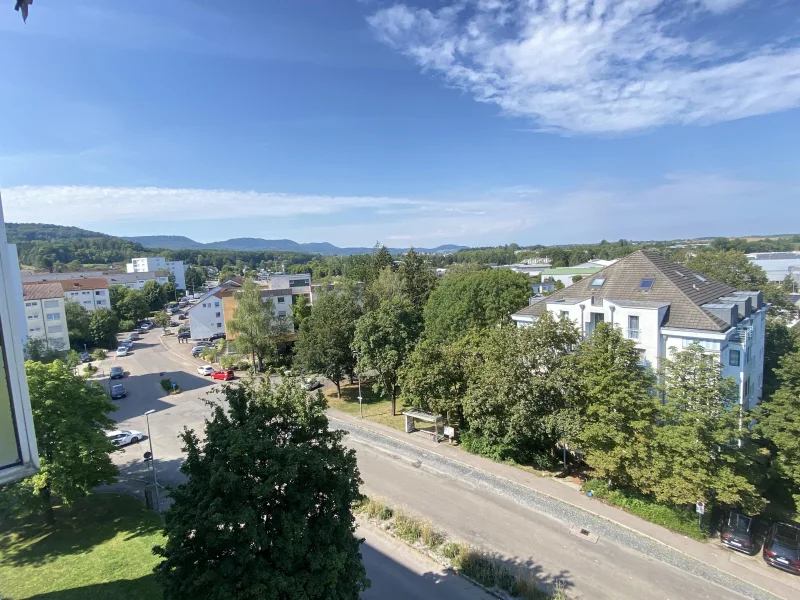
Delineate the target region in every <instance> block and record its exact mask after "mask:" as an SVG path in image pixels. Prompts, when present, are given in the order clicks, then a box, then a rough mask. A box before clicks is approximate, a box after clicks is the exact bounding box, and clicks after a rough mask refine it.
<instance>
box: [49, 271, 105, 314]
mask: <svg viewBox="0 0 800 600" xmlns="http://www.w3.org/2000/svg"><path fill="white" fill-rule="evenodd" d="M58 283H59V284H60V285H61V289H62V290H63V291H64V299H65V300H68V301H72V302H77V303H78V304H80V305H81V306H82V307H83V308H85V309H86V310H88V311H93V310H94V309H95V308H111V300H110V297H109V295H108V281H106V279H104V278H103V277H87V278H86V279H62V280H61V281H59V282H58Z"/></svg>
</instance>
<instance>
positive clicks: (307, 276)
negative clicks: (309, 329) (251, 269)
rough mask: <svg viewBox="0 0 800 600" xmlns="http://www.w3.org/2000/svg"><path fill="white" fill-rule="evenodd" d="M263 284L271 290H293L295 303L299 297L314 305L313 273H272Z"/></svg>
mask: <svg viewBox="0 0 800 600" xmlns="http://www.w3.org/2000/svg"><path fill="white" fill-rule="evenodd" d="M261 283H262V285H265V286H266V287H267V288H268V289H270V290H287V289H288V290H291V292H292V297H293V301H295V302H296V301H297V296H305V297H306V298H307V299H308V301H309V303H312V304H313V297H312V295H311V273H294V274H287V273H270V274H269V275H268V276H267V277H266V279H264V280H262V281H261Z"/></svg>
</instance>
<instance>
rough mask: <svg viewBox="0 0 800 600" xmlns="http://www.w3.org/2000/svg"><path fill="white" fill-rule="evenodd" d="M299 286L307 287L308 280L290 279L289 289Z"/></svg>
mask: <svg viewBox="0 0 800 600" xmlns="http://www.w3.org/2000/svg"><path fill="white" fill-rule="evenodd" d="M301 285H308V279H290V280H289V287H297V286H301Z"/></svg>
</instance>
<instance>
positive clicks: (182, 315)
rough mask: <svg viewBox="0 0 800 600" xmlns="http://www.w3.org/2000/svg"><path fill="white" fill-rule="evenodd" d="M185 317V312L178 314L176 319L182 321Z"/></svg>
mask: <svg viewBox="0 0 800 600" xmlns="http://www.w3.org/2000/svg"><path fill="white" fill-rule="evenodd" d="M185 318H186V314H181V315H178V319H180V320H181V321H183V320H184V319H185Z"/></svg>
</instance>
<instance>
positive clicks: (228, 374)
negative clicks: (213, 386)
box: [211, 370, 233, 381]
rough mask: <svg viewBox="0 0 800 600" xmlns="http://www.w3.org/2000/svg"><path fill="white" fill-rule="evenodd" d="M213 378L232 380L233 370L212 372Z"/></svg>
mask: <svg viewBox="0 0 800 600" xmlns="http://www.w3.org/2000/svg"><path fill="white" fill-rule="evenodd" d="M211 378H212V379H222V380H223V381H230V380H231V379H233V371H231V370H228V371H214V372H213V373H212V374H211Z"/></svg>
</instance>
